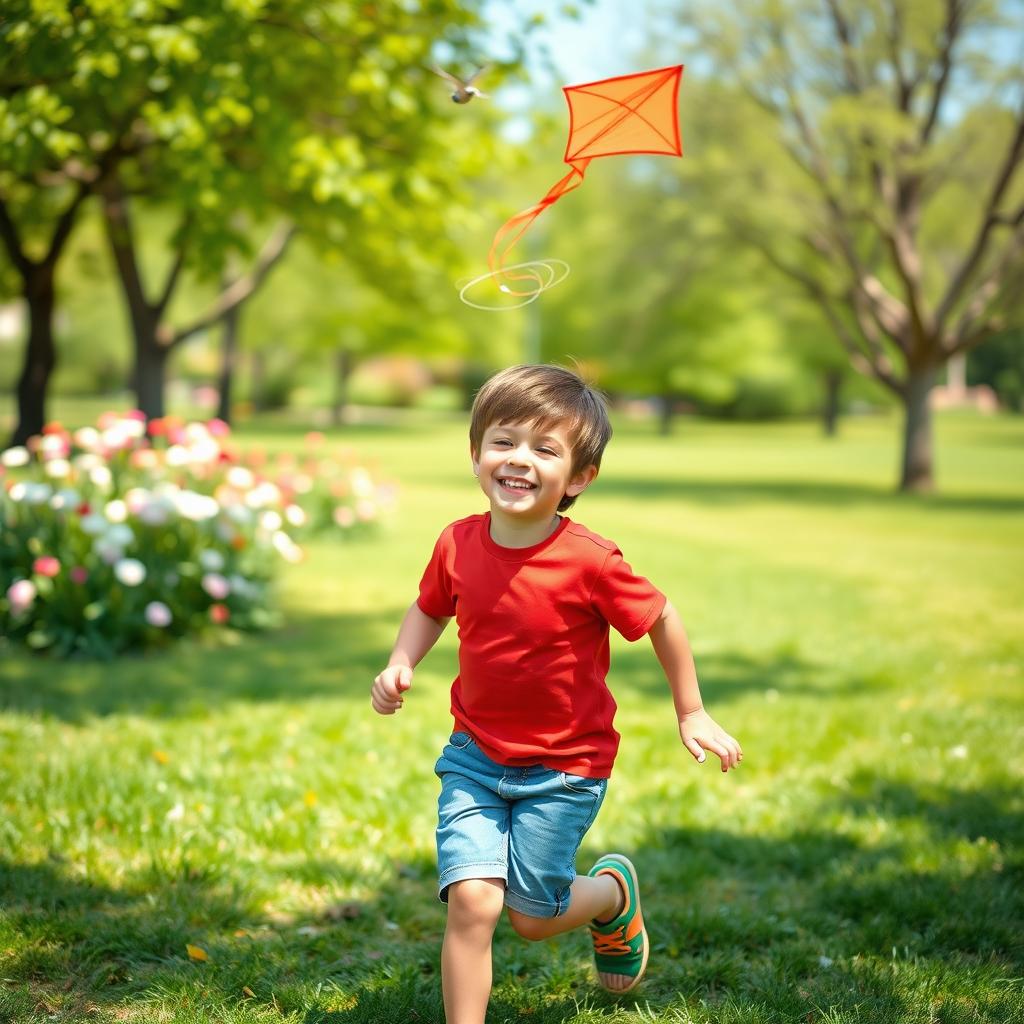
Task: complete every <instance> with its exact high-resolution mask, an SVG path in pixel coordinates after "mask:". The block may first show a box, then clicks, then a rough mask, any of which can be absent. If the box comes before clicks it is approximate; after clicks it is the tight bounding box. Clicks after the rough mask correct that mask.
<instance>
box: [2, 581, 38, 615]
mask: <svg viewBox="0 0 1024 1024" xmlns="http://www.w3.org/2000/svg"><path fill="white" fill-rule="evenodd" d="M36 594H37V590H36V585H35V584H34V583H33V582H32V581H31V580H15V581H14V583H12V584H11V585H10V586H9V587H8V588H7V600H8V601H10V602H11V611H12V612H14V614H15V615H20V614H21V613H22V612H24V611H27V610H28V609H29V608H30V607H31V606H32V602H33V601H34V600H35V599H36Z"/></svg>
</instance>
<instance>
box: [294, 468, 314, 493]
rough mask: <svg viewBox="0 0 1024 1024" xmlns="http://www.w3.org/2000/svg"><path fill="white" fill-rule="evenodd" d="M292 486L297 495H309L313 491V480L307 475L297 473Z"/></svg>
mask: <svg viewBox="0 0 1024 1024" xmlns="http://www.w3.org/2000/svg"><path fill="white" fill-rule="evenodd" d="M292 486H293V487H294V488H295V491H296V493H298V494H309V492H310V491H311V490H313V478H312V477H311V476H310V475H309V474H308V473H299V474H297V475H296V477H295V479H294V480H293V481H292Z"/></svg>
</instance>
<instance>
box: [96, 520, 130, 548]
mask: <svg viewBox="0 0 1024 1024" xmlns="http://www.w3.org/2000/svg"><path fill="white" fill-rule="evenodd" d="M103 539H104V540H105V541H107V542H108V543H110V544H117V545H118V546H119V547H122V548H126V547H128V545H129V544H131V542H132V541H133V540H135V534H134V533H132V528H131V527H130V526H129V525H128V524H127V523H117V524H116V525H115V526H111V528H110V529H109V530H107V532H106V533H105V534H104V536H103Z"/></svg>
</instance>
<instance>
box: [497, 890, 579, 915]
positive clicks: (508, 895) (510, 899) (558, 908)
mask: <svg viewBox="0 0 1024 1024" xmlns="http://www.w3.org/2000/svg"><path fill="white" fill-rule="evenodd" d="M505 906H506V907H509V908H511V909H512V910H517V911H519V913H520V914H525V915H526V916H527V917H542V918H545V917H561V916H562V915H563V914H564V913H565V912H566V911H567V910H568V909H569V894H568V891H566V898H565V900H564V901H562V902H558V901H556V902H554V903H552V902H550V901H545V902H542V901H541V900H534V899H531V898H530V897H529V896H521V895H520V894H519V893H517V892H513V891H512V890H511V889H506V890H505Z"/></svg>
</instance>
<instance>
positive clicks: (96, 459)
mask: <svg viewBox="0 0 1024 1024" xmlns="http://www.w3.org/2000/svg"><path fill="white" fill-rule="evenodd" d="M71 461H72V462H73V463H74V464H75V465H76V466H77V467H78V468H79V469H80V470H81V471H82V472H83V473H91V472H92V471H93V470H94V469H95V468H96V467H97V466H102V465H103V458H102V456H99V455H97V454H96V453H95V452H85V453H84V454H82V455H76V456H75V457H74V458H73V459H72V460H71Z"/></svg>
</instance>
